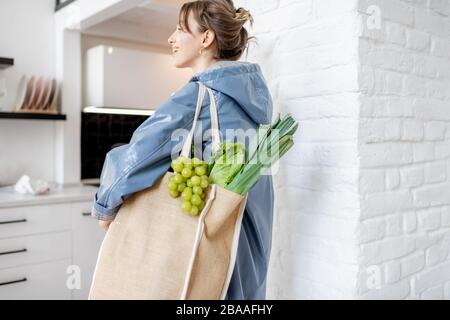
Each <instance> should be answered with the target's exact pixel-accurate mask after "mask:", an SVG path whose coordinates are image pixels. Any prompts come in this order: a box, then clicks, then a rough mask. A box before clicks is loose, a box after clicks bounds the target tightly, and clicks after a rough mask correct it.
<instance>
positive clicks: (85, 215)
mask: <svg viewBox="0 0 450 320" xmlns="http://www.w3.org/2000/svg"><path fill="white" fill-rule="evenodd" d="M81 215H82V216H83V217H89V216H90V215H91V213H90V212H83V213H82V214H81Z"/></svg>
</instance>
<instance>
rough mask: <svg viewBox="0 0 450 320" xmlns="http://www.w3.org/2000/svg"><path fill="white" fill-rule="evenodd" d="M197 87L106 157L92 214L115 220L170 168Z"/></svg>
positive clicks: (190, 87) (191, 112) (187, 125)
mask: <svg viewBox="0 0 450 320" xmlns="http://www.w3.org/2000/svg"><path fill="white" fill-rule="evenodd" d="M197 94H198V85H197V84H196V83H195V82H189V83H188V84H186V85H185V86H184V87H183V88H181V89H180V90H179V91H178V92H177V93H175V94H174V95H173V96H172V97H171V98H170V99H169V100H168V101H166V102H165V103H164V104H163V105H162V106H161V107H159V108H158V110H157V111H156V112H155V113H154V114H153V115H152V116H151V117H150V118H148V119H147V120H146V121H144V122H143V123H142V124H141V125H140V126H139V127H138V128H137V129H136V131H135V132H134V133H133V136H132V137H131V140H130V142H129V143H128V144H125V145H122V146H120V147H117V148H114V149H112V150H111V151H109V152H108V153H107V154H106V158H105V162H104V164H103V168H102V172H101V175H100V186H99V188H98V190H97V192H96V194H95V199H94V205H93V207H92V210H91V215H92V216H94V217H96V218H97V219H100V220H113V219H114V218H115V216H116V214H117V212H118V211H119V208H120V206H121V205H122V203H123V201H125V200H126V199H127V198H128V197H130V196H131V195H132V194H133V193H135V192H138V191H140V190H143V189H145V188H148V187H151V186H152V185H153V184H154V183H155V182H156V181H157V180H158V179H159V178H160V177H161V176H162V175H164V173H165V172H167V170H168V169H169V168H170V162H171V155H172V154H173V153H177V152H179V151H180V150H181V143H180V141H174V140H173V136H172V134H173V133H174V132H175V130H178V129H185V130H190V129H191V127H192V123H193V118H194V114H195V105H196V100H197Z"/></svg>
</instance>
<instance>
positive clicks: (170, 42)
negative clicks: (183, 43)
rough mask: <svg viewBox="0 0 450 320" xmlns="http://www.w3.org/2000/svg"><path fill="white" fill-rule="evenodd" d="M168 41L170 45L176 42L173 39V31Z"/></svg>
mask: <svg viewBox="0 0 450 320" xmlns="http://www.w3.org/2000/svg"><path fill="white" fill-rule="evenodd" d="M167 42H168V43H169V44H170V45H172V44H173V42H174V39H173V33H172V34H171V35H170V37H169V39H167Z"/></svg>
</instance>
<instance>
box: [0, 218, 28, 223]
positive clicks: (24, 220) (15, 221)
mask: <svg viewBox="0 0 450 320" xmlns="http://www.w3.org/2000/svg"><path fill="white" fill-rule="evenodd" d="M22 222H27V219H20V220H11V221H0V224H9V223H22Z"/></svg>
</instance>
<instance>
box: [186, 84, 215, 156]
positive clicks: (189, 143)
mask: <svg viewBox="0 0 450 320" xmlns="http://www.w3.org/2000/svg"><path fill="white" fill-rule="evenodd" d="M197 83H198V84H199V90H198V98H197V107H196V108H195V115H194V122H193V124H192V129H191V131H189V134H188V136H187V138H186V141H185V143H184V145H183V148H182V151H181V155H182V156H184V157H187V158H190V154H191V146H192V140H193V138H194V133H195V130H196V128H197V123H198V118H199V116H200V111H201V109H202V105H203V99H204V96H205V92H206V90H207V91H208V94H209V101H210V107H209V111H210V117H211V139H212V145H211V147H212V148H211V150H212V152H214V151H216V150H218V149H219V147H220V133H219V121H218V117H217V104H216V100H215V98H214V94H213V92H212V90H211V89H210V88H207V87H206V86H205V85H204V84H203V83H201V82H197Z"/></svg>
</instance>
